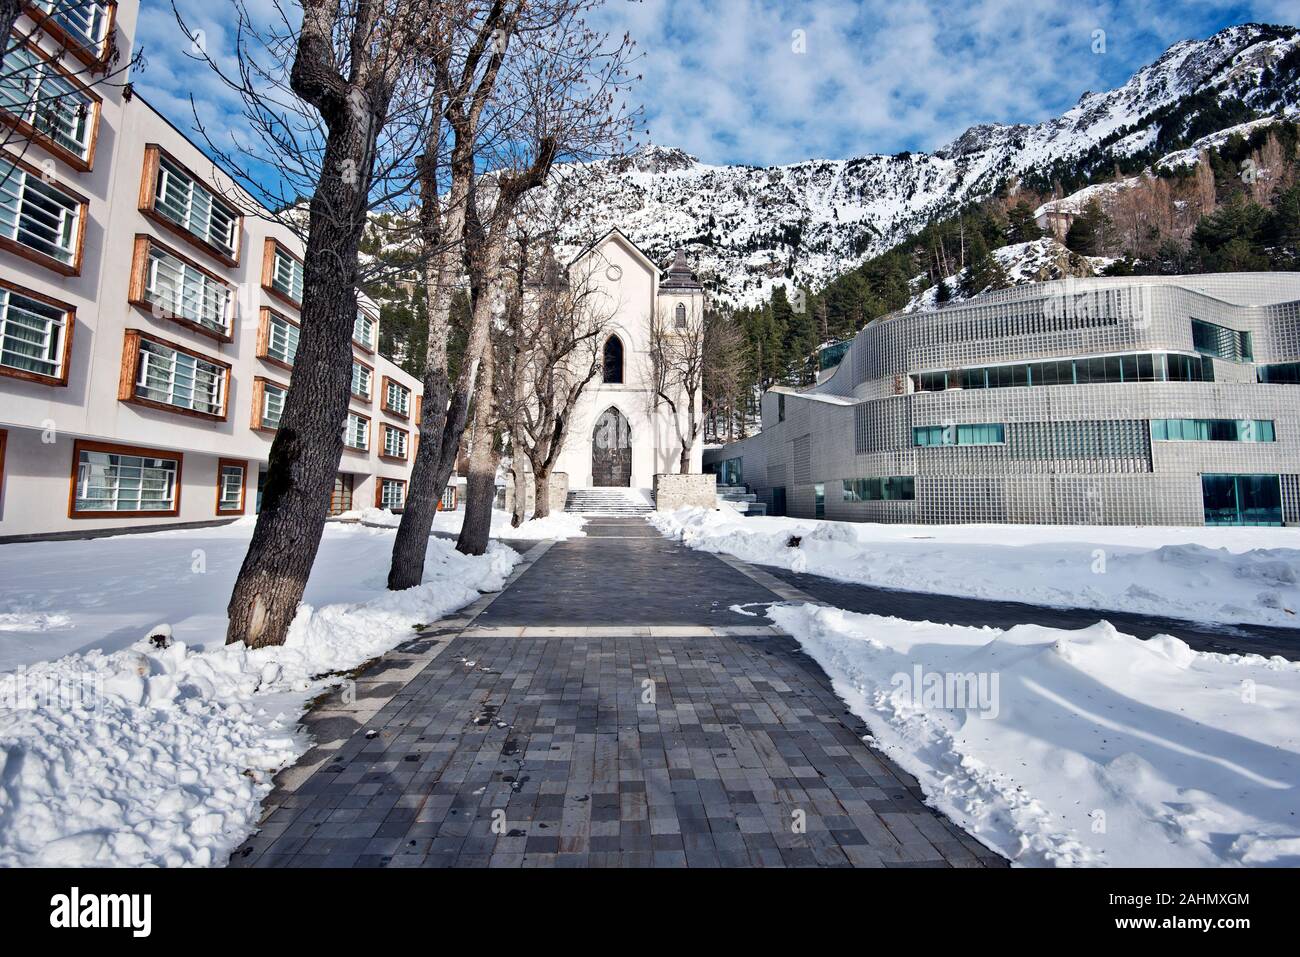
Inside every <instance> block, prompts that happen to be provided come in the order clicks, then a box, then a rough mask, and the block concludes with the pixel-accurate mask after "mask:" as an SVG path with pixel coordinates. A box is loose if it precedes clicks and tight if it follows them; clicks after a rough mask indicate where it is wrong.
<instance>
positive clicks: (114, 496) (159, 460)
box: [69, 442, 182, 518]
mask: <svg viewBox="0 0 1300 957" xmlns="http://www.w3.org/2000/svg"><path fill="white" fill-rule="evenodd" d="M73 456H74V459H73V462H74V469H75V471H74V472H73V496H72V509H71V511H70V513H69V514H70V516H71V517H72V518H84V517H88V516H94V515H110V514H118V515H120V514H123V513H126V514H137V515H176V514H177V513H178V512H179V511H180V474H181V458H182V457H181V455H180V453H179V452H176V453H166V454H163V453H154V452H152V451H151V450H148V449H134V448H130V447H128V446H114V445H106V444H103V443H98V442H77V443H76V445H75V446H74V452H73Z"/></svg>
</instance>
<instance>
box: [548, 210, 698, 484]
mask: <svg viewBox="0 0 1300 957" xmlns="http://www.w3.org/2000/svg"><path fill="white" fill-rule="evenodd" d="M568 271H569V275H570V277H574V276H583V277H588V278H587V279H586V281H588V282H590V283H591V284H592V285H593V286H594V287H595V294H596V296H598V297H599V298H600V299H602V300H603V301H604V304H605V305H604V306H603V307H602V308H603V311H604V312H605V314H606V315H607V316H608V317H609V319H608V322H607V323H606V324H605V326H604V328H603V329H602V331H601V339H602V345H601V351H602V357H601V359H602V361H601V365H600V369H599V370H598V371H597V373H596V376H595V378H594V379H593V380H592V381H591V382H589V383H588V384H587V387H586V389H585V390H584V391H583V393H582V395H581V397H580V398H579V399H578V401H577V404H576V405H575V407H574V409H573V413H572V416H571V419H570V423H569V429H568V434H567V438H566V440H565V444H564V449H563V451H562V452H561V453H560V456H559V458H558V459H557V462H556V466H555V469H556V472H559V473H564V474H566V475H567V477H568V485H569V488H571V489H584V488H602V487H613V488H618V487H624V488H642V489H649V488H651V487H652V486H653V484H654V477H655V475H656V474H660V473H671V472H677V471H679V468H680V464H681V463H680V460H681V451H682V446H681V436H682V435H686V434H689V432H690V424H689V410H688V409H687V408H685V407H684V399H683V398H682V397H679V396H674V401H675V402H676V405H677V407H678V408H677V412H676V414H674V412H673V410H672V409H671V408H670V407H669V405H668V404H667V403H665V402H663V401H662V400H660V401H656V395H655V392H656V390H655V385H654V383H655V377H654V365H653V362H652V359H651V349H652V341H653V330H654V328H655V323H656V321H657V322H659V323H660V328H661V329H663V330H664V331H665V333H666V334H668V335H682V334H686V333H688V332H689V333H692V334H694V333H697V332H698V331H699V330H700V329H702V328H703V316H704V287H703V286H702V285H701V284H700V282H699V281H698V280H697V279H696V278H695V276H694V274H693V273H692V272H691V270H690V267H689V266H688V265H687V263H686V257H685V255H684V254H683V253H682V252H681V251H680V250H679V251H678V252H677V254H676V255H675V257H674V259H673V262H672V264H671V265H670V266H669V267H668V268H667V269H660V268H659V267H658V266H657V265H656V264H655V263H654V261H653V260H651V259H650V258H649V257H648V256H647V255H646V254H645V253H644V252H642V251H641V250H640V249H638V248H637V246H636V244H635V243H633V242H632V241H631V240H630V239H628V237H627V236H625V235H624V234H623V233H622V232H621V231H620V230H618V229H616V228H615V229H611V230H609V231H608V232H607V233H605V234H604V235H603V236H602V237H601V238H600V239H598V240H597V241H596V242H594V243H592V244H591V245H590V246H588V247H586V248H585V249H583V250H582V251H581V252H580V253H578V255H577V256H575V257H574V259H573V260H572V261H571V262H570V264H569V270H568ZM700 403H701V400H700V397H699V395H698V394H697V396H696V399H695V406H696V408H695V414H696V416H697V418H698V416H699V415H700V414H701V409H700ZM702 450H703V440H702V438H699V437H697V438H696V439H695V441H694V443H693V448H692V449H691V453H690V471H692V472H699V471H701V468H702V459H703V451H702Z"/></svg>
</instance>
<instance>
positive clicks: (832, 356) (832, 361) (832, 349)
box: [817, 339, 853, 372]
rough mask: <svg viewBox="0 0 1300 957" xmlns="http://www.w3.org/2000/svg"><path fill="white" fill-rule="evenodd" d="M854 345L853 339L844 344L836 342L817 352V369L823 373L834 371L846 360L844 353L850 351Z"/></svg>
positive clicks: (846, 340) (845, 341)
mask: <svg viewBox="0 0 1300 957" xmlns="http://www.w3.org/2000/svg"><path fill="white" fill-rule="evenodd" d="M851 345H853V340H852V339H845V340H844V341H843V342H835V343H832V344H831V345H829V346H825V347H823V348H822V349H820V350H818V352H817V368H818V369H820V370H821V371H822V372H825V371H826V370H827V369H834V368H835V367H836V366H837V365H839V364H840V361H841V360H842V359H843V358H844V353H846V352H848V351H849V346H851Z"/></svg>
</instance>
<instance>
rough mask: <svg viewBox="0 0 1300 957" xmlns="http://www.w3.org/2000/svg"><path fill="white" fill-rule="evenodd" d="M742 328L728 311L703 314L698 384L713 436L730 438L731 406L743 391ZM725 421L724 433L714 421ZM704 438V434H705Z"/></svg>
mask: <svg viewBox="0 0 1300 957" xmlns="http://www.w3.org/2000/svg"><path fill="white" fill-rule="evenodd" d="M746 343H747V340H746V338H745V331H744V330H743V329H741V327H740V324H739V323H738V322H736V319H735V317H734V316H733V315H732V313H731V312H730V310H717V311H713V310H708V311H706V312H705V317H704V377H703V383H702V386H701V393H702V395H703V405H704V420H705V422H706V423H710V424H711V427H712V431H713V438H714V439H722V438H726V439H730V438H731V437H732V434H733V430H734V425H735V411H734V410H735V407H736V403H737V401H739V400H740V399H741V397H742V396H743V394H744V391H745V382H746V378H747V377H746V372H745V370H746V368H747V367H748V357H747V355H746V353H747V346H746ZM719 422H722V423H724V424H725V430H726V432H725V435H722V434H720V433H721V430H720V429H719V428H718V423H719ZM706 437H707V436H706Z"/></svg>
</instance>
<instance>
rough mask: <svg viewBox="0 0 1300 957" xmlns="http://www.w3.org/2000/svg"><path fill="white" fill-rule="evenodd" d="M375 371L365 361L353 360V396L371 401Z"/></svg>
mask: <svg viewBox="0 0 1300 957" xmlns="http://www.w3.org/2000/svg"><path fill="white" fill-rule="evenodd" d="M374 376H375V374H374V372H373V370H371V368H370V366H368V365H366V364H365V363H364V362H357V361H356V360H355V359H354V360H353V361H352V397H353V398H355V399H363V400H365V401H366V402H369V401H370V395H371V391H370V390H371V386H372V384H373V380H374Z"/></svg>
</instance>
